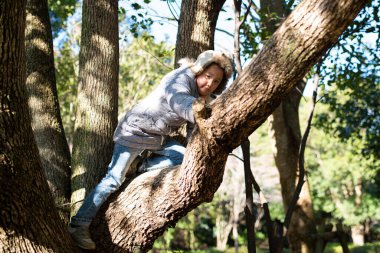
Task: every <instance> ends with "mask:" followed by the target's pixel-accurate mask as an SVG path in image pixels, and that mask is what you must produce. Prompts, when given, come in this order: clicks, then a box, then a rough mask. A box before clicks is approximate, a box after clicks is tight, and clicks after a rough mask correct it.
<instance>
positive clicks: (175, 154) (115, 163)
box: [71, 139, 185, 226]
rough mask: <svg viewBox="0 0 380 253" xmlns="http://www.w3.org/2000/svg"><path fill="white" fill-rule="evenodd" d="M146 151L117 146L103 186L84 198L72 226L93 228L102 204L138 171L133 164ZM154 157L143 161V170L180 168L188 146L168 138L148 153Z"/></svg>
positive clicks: (99, 185)
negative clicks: (161, 145)
mask: <svg viewBox="0 0 380 253" xmlns="http://www.w3.org/2000/svg"><path fill="white" fill-rule="evenodd" d="M143 151H145V150H144V149H135V148H130V147H126V146H122V145H120V144H117V143H115V147H114V151H113V155H112V160H111V163H110V164H109V165H108V172H107V174H106V176H105V177H104V178H103V179H102V180H101V181H100V183H99V184H98V185H97V186H96V187H95V188H94V189H93V190H92V191H91V192H90V194H89V195H88V196H87V197H86V198H85V200H84V202H83V204H82V206H81V207H80V208H79V210H78V212H77V214H76V215H75V216H73V217H72V218H71V224H73V225H78V226H87V225H90V223H91V221H92V219H93V218H94V217H95V215H96V213H97V211H98V210H99V208H100V207H101V205H102V204H103V203H104V202H105V201H106V200H107V198H108V197H109V196H110V195H111V193H113V192H115V191H116V190H117V189H119V188H120V186H121V184H122V183H123V182H124V180H125V178H126V176H132V175H134V174H135V173H136V170H137V168H132V167H131V164H132V162H133V161H134V160H135V159H136V158H137V157H138V156H139V155H140V154H141V153H142V152H143ZM149 151H150V152H151V153H153V154H154V155H153V156H152V157H149V158H147V159H144V160H143V163H142V167H143V169H144V170H147V171H150V170H156V169H163V168H169V167H173V166H176V165H180V164H181V163H182V160H183V155H184V153H185V147H184V146H182V145H181V144H180V143H178V142H177V141H175V140H173V139H168V140H167V142H166V143H165V145H164V147H163V149H161V150H149Z"/></svg>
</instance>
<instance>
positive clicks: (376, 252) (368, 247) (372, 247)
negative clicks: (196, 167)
mask: <svg viewBox="0 0 380 253" xmlns="http://www.w3.org/2000/svg"><path fill="white" fill-rule="evenodd" d="M349 248H350V253H380V242H374V243H366V244H365V245H363V246H356V245H353V244H350V245H349ZM159 252H164V251H159ZM167 252H168V253H169V252H173V253H190V252H191V253H235V248H233V247H230V248H228V249H227V250H225V251H220V250H217V249H215V248H209V249H205V250H191V251H184V250H172V251H165V253H167ZM256 252H257V253H269V250H267V249H257V250H256ZM289 252H290V251H289V250H287V249H284V251H283V253H289ZM239 253H248V250H247V248H246V247H245V246H240V247H239ZM324 253H343V251H342V247H341V246H340V244H338V243H328V244H327V246H326V249H325V251H324Z"/></svg>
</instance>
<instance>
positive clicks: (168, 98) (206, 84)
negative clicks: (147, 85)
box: [69, 50, 233, 249]
mask: <svg viewBox="0 0 380 253" xmlns="http://www.w3.org/2000/svg"><path fill="white" fill-rule="evenodd" d="M185 61H186V64H183V65H182V66H181V67H179V68H178V69H175V70H173V71H171V72H170V73H168V74H167V75H166V76H165V77H164V78H163V79H162V80H161V82H160V84H159V86H158V87H157V88H156V89H155V90H154V91H153V92H152V93H151V94H150V95H148V96H147V97H146V98H144V99H143V100H142V101H141V102H139V103H138V104H137V105H136V106H134V107H133V108H132V109H131V110H130V111H129V112H127V113H126V115H125V116H124V117H123V118H122V120H121V121H120V122H119V124H118V126H117V128H116V131H115V134H114V141H115V147H114V151H113V156H112V160H111V163H110V164H109V166H108V172H107V175H106V176H105V177H104V178H103V179H102V181H101V182H100V183H99V184H98V185H97V186H96V187H95V188H94V189H93V190H92V191H91V193H90V194H89V195H88V196H87V197H86V199H85V200H84V202H83V205H82V206H81V208H80V209H79V210H78V212H77V213H76V215H75V216H73V217H72V218H71V223H70V226H69V232H70V234H71V236H72V238H73V239H74V241H75V242H76V243H77V245H78V246H79V247H81V248H84V249H95V243H94V242H93V241H92V239H91V236H90V232H89V226H90V224H91V221H92V219H93V218H94V217H95V215H96V212H97V211H98V210H99V208H100V206H101V205H102V204H103V203H104V202H105V201H106V200H107V198H108V197H109V196H110V194H111V193H113V192H115V191H116V190H117V189H119V188H120V186H121V184H122V183H123V181H124V180H125V178H126V177H127V176H132V175H134V174H135V173H136V171H139V172H144V171H147V170H154V169H163V168H169V167H172V166H176V165H179V164H181V163H182V159H183V155H184V153H185V147H184V146H182V145H181V144H180V143H178V142H177V141H175V140H174V139H171V138H168V135H169V134H170V133H171V132H173V131H175V130H177V129H178V128H179V127H180V126H181V125H182V124H184V123H185V122H189V123H191V124H195V119H194V115H193V110H192V104H193V102H194V100H195V99H196V98H198V97H201V98H204V99H208V98H209V97H210V95H211V94H220V93H221V92H222V91H223V90H224V88H225V87H226V84H227V81H228V79H229V78H230V77H231V74H232V70H233V66H232V62H231V59H230V58H229V57H228V56H227V55H226V54H224V53H220V52H216V51H212V50H208V51H205V52H203V53H201V54H200V55H199V56H198V58H197V60H196V61H195V62H189V60H188V59H185ZM185 61H182V62H183V63H184V62H185ZM145 151H150V153H152V154H154V156H151V157H149V158H145V159H143V160H142V163H141V164H140V165H139V166H136V164H137V163H138V162H139V161H140V160H141V159H142V157H143V152H145ZM139 158H140V159H139Z"/></svg>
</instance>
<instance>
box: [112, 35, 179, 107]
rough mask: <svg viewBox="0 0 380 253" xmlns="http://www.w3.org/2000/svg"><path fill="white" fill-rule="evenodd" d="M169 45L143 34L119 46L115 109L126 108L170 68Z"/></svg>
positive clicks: (171, 57) (146, 91) (171, 51)
mask: <svg viewBox="0 0 380 253" xmlns="http://www.w3.org/2000/svg"><path fill="white" fill-rule="evenodd" d="M173 57H174V53H173V49H172V48H170V47H168V46H167V45H165V43H163V42H160V43H156V42H154V40H153V38H152V37H150V36H148V35H145V34H143V35H142V36H141V37H139V38H135V39H134V40H133V41H132V42H131V44H130V45H129V46H128V47H127V48H125V49H124V48H122V49H120V79H119V87H120V88H119V112H120V113H121V112H123V111H126V110H128V109H130V108H131V107H132V106H133V105H134V104H136V102H137V101H138V100H140V99H142V98H144V97H145V96H146V95H147V94H149V93H150V91H151V90H152V89H153V88H154V87H155V86H156V85H157V84H159V82H160V80H161V78H162V77H163V76H164V75H165V74H166V73H168V72H169V71H170V70H172V66H173V65H174V64H173Z"/></svg>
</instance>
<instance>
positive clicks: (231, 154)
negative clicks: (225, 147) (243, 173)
mask: <svg viewBox="0 0 380 253" xmlns="http://www.w3.org/2000/svg"><path fill="white" fill-rule="evenodd" d="M228 155H230V156H233V157H235V158H237V159H239V160H240V161H242V162H244V160H243V159H242V158H240V157H238V156H237V155H235V154H233V153H229V154H228Z"/></svg>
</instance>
